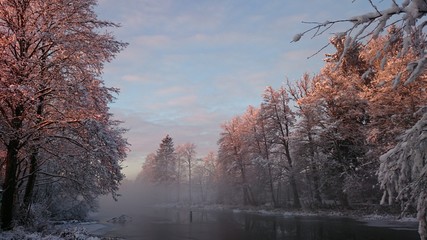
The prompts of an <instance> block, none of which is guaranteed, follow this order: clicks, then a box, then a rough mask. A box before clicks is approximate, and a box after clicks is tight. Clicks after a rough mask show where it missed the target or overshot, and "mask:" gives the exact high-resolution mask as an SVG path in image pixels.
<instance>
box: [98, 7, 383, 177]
mask: <svg viewBox="0 0 427 240" xmlns="http://www.w3.org/2000/svg"><path fill="white" fill-rule="evenodd" d="M374 2H378V1H374ZM95 10H96V12H97V14H98V16H99V18H100V19H102V20H109V21H112V22H115V23H118V24H120V26H121V27H120V28H116V29H108V31H110V32H112V33H113V34H114V35H115V37H116V38H117V39H118V40H120V41H123V42H127V43H129V45H128V47H127V48H126V49H125V50H124V51H122V52H121V53H119V54H118V55H117V56H116V58H115V59H114V60H113V61H112V62H110V63H107V64H106V65H105V69H104V74H103V79H104V81H105V84H106V86H109V87H118V88H120V94H119V95H118V96H117V99H116V100H115V102H114V103H112V104H111V105H110V108H111V112H112V113H113V114H114V117H115V119H119V120H122V121H123V124H122V127H124V128H127V129H128V130H129V131H128V132H127V133H126V135H125V137H126V138H127V139H128V141H129V143H130V144H131V146H130V152H129V153H128V157H127V159H126V161H125V162H124V164H123V166H124V169H123V170H124V173H125V174H126V176H127V177H128V179H134V178H135V176H136V175H137V174H138V172H140V170H141V167H142V164H143V162H144V160H145V157H146V156H147V155H148V154H149V153H152V152H155V151H156V150H157V149H158V147H159V143H160V142H161V140H162V139H163V138H164V137H165V136H166V134H169V135H170V136H171V137H172V138H173V140H174V144H175V146H177V145H179V144H183V143H186V142H190V143H194V144H196V146H197V149H196V151H197V153H198V156H199V157H203V156H205V155H207V153H208V152H209V151H214V152H216V151H217V140H218V138H219V134H220V131H221V124H223V123H224V122H226V121H228V120H230V119H231V118H232V117H234V116H236V115H240V114H243V113H244V112H245V110H246V109H247V107H248V106H249V105H252V106H259V104H260V103H261V100H262V99H261V95H262V93H263V91H264V89H265V87H266V86H272V87H275V88H277V87H279V86H280V85H281V84H283V83H285V82H286V81H287V80H289V81H292V80H296V79H299V78H300V77H301V76H302V75H303V74H304V73H306V72H307V73H310V74H315V73H317V72H318V71H319V69H320V68H321V67H322V65H323V61H322V59H323V58H324V54H325V53H328V52H329V53H331V52H333V50H332V49H331V48H327V49H325V50H324V51H322V52H320V53H319V54H317V55H315V56H314V57H311V58H309V59H307V58H308V57H309V56H311V55H312V54H314V53H316V52H317V51H318V50H319V49H320V48H322V47H323V46H324V45H325V44H327V43H328V38H330V37H331V36H333V33H336V32H339V30H340V28H343V27H344V26H337V27H334V28H332V29H330V30H329V31H327V32H325V33H324V34H323V35H322V36H320V37H317V38H314V39H312V38H311V35H307V36H305V37H304V38H303V39H302V40H300V41H299V42H296V43H291V40H292V38H293V36H294V35H295V34H297V33H300V32H303V31H305V30H306V29H308V28H310V27H311V26H312V25H310V24H304V23H302V21H310V22H324V21H326V20H336V19H343V18H346V17H351V16H356V15H359V14H362V13H364V12H366V11H372V8H371V6H370V5H369V1H368V0H358V1H354V0H340V1H338V0H303V1H290V0H120V1H119V0H100V1H99V2H98V6H97V7H96V9H95Z"/></svg>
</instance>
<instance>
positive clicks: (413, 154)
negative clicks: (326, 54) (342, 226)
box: [293, 0, 427, 240]
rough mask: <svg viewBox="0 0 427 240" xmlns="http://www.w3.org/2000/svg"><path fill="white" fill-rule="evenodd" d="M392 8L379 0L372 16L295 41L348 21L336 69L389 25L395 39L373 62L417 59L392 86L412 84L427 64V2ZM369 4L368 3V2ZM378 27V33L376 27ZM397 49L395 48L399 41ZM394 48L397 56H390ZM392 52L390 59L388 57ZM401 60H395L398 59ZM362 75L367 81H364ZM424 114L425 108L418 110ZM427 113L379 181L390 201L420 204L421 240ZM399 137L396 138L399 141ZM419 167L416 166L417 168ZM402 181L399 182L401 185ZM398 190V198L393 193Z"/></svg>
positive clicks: (384, 161)
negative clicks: (357, 46) (393, 198)
mask: <svg viewBox="0 0 427 240" xmlns="http://www.w3.org/2000/svg"><path fill="white" fill-rule="evenodd" d="M388 2H389V4H390V5H389V6H390V7H386V8H380V7H379V5H378V4H376V3H374V1H369V4H370V5H371V6H372V10H373V11H372V12H369V13H365V14H362V15H359V16H355V17H349V18H348V19H345V20H337V21H325V22H323V23H315V26H314V27H312V28H310V29H308V30H307V31H305V32H303V33H299V34H297V35H295V37H294V39H293V41H298V40H300V39H301V37H302V36H303V35H304V34H307V33H309V32H313V31H314V36H317V35H318V34H321V33H323V32H324V31H325V30H327V29H329V28H331V27H332V25H335V24H339V23H343V22H347V23H350V24H351V25H350V26H349V27H348V29H347V30H346V31H345V32H341V33H338V34H337V35H339V36H346V41H345V42H344V45H343V46H344V51H343V52H342V54H341V56H340V57H339V59H338V61H337V64H341V63H342V61H341V60H342V59H343V58H344V56H345V55H346V54H347V50H348V49H351V48H352V46H354V45H355V44H358V43H359V42H361V41H363V40H365V39H366V38H368V37H370V38H372V39H376V38H378V37H379V36H380V34H381V33H382V32H384V30H385V29H386V28H387V27H388V26H389V25H390V24H394V26H395V29H394V30H393V32H392V34H391V36H390V38H389V40H388V41H386V42H385V43H384V44H383V47H382V49H381V50H379V51H377V54H373V55H372V57H371V58H370V59H368V63H370V62H373V61H375V60H377V59H381V62H382V64H381V65H385V64H386V63H387V62H388V61H390V56H392V57H393V58H392V61H395V60H400V59H402V58H404V57H405V56H406V55H407V54H411V55H413V56H414V60H412V61H411V62H409V63H407V64H406V68H403V69H401V70H398V72H397V73H396V74H395V75H394V76H389V77H388V79H392V81H393V85H394V86H398V85H399V84H402V82H403V85H410V84H412V83H414V82H415V81H418V80H419V79H420V77H421V78H422V75H424V74H425V67H426V64H427V51H426V47H427V45H426V35H425V31H424V28H425V25H426V21H425V16H426V14H427V3H426V1H424V0H404V1H399V2H398V1H388ZM367 4H368V1H367ZM371 26H373V28H372V27H371ZM399 39H402V41H401V42H398V46H397V47H396V44H394V43H395V42H396V41H399ZM390 49H395V51H389V50H390ZM385 51H389V52H390V54H389V55H387V54H383V53H384V52H385ZM394 57H396V58H394ZM369 73H370V68H368V69H367V71H366V72H365V74H364V75H363V76H366V75H368V74H369ZM363 76H362V79H363ZM420 90H421V92H422V94H424V95H426V89H425V85H424V86H421V88H420ZM394 103H395V104H396V105H398V104H399V100H398V99H395V101H394ZM418 108H419V109H423V108H425V104H424V106H418ZM426 116H427V112H425V113H423V114H422V115H421V117H420V120H419V121H418V122H417V123H416V124H415V125H414V126H413V127H412V128H410V129H409V130H408V131H407V132H406V133H405V134H404V135H403V136H402V137H400V142H399V143H398V144H397V145H396V146H395V147H394V148H393V149H391V150H390V151H389V152H387V153H386V154H384V155H383V156H382V157H381V158H380V159H381V165H380V168H379V172H378V175H379V180H380V182H381V186H382V187H383V188H384V189H385V191H386V193H387V194H391V195H390V196H395V195H397V196H399V197H398V199H399V200H404V201H405V202H406V200H412V201H413V202H415V204H416V206H417V211H418V220H419V223H420V225H419V234H420V237H421V239H422V240H425V239H427V224H426V217H425V216H426V209H427V200H426V199H427V198H426V197H425V196H426V195H425V192H424V191H423V189H424V188H425V186H424V188H423V187H421V188H419V189H418V186H422V183H423V181H424V180H425V176H424V172H423V171H421V169H424V168H425V165H426V154H425V153H426V151H427V150H426V149H427V147H426V146H425V134H424V133H425V130H424V131H423V130H422V129H425V128H424V127H425V124H426V122H427V117H426ZM396 137H397V136H396ZM412 166H415V167H412ZM409 173H410V174H409ZM396 179H398V180H396ZM393 191H396V192H397V194H393Z"/></svg>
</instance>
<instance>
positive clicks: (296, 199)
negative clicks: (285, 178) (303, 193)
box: [290, 175, 301, 209]
mask: <svg viewBox="0 0 427 240" xmlns="http://www.w3.org/2000/svg"><path fill="white" fill-rule="evenodd" d="M290 184H291V188H292V195H293V198H294V199H293V207H294V208H296V209H298V208H301V202H300V199H299V194H298V189H297V183H296V181H295V177H294V175H291V176H290Z"/></svg>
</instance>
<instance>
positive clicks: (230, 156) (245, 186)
mask: <svg viewBox="0 0 427 240" xmlns="http://www.w3.org/2000/svg"><path fill="white" fill-rule="evenodd" d="M221 127H222V132H221V134H220V139H219V140H218V145H219V149H218V162H219V164H220V168H221V169H222V170H223V171H224V172H223V174H224V176H226V177H227V179H228V180H230V181H234V183H235V184H237V185H238V186H239V187H240V189H241V190H242V195H241V196H242V199H243V204H245V205H246V204H249V205H256V200H255V196H254V194H253V191H252V187H251V185H250V184H249V181H250V176H249V175H250V172H251V168H252V161H251V159H250V157H249V155H250V152H249V149H248V148H247V145H245V138H247V137H248V135H247V133H248V132H247V131H246V128H245V123H244V120H243V119H242V118H241V117H239V116H237V117H234V118H233V119H232V120H231V121H229V122H226V123H224V124H223V125H222V126H221Z"/></svg>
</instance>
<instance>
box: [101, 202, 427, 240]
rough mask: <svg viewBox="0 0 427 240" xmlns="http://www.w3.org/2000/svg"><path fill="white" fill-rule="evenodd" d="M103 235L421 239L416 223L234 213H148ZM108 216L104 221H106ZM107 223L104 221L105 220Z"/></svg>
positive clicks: (211, 239)
mask: <svg viewBox="0 0 427 240" xmlns="http://www.w3.org/2000/svg"><path fill="white" fill-rule="evenodd" d="M135 212H143V213H142V214H135V215H132V214H129V216H130V217H131V221H129V222H126V223H122V224H121V223H114V224H113V223H108V222H104V223H105V224H107V225H108V227H107V228H105V229H104V230H102V231H101V232H98V234H102V235H103V236H106V237H120V238H124V239H129V240H184V239H188V240H189V239H192V240H243V239H245V240H273V239H283V240H418V239H419V237H418V234H417V231H416V228H417V224H416V223H415V222H386V221H378V220H376V221H368V222H365V221H356V220H354V219H350V218H344V217H320V216H284V215H279V214H276V215H266V214H260V213H248V212H238V211H230V210H192V211H191V212H192V213H191V215H190V211H189V210H185V209H176V208H146V209H139V210H136V211H135ZM105 218H106V216H104V219H103V220H104V221H105ZM101 221H102V219H101Z"/></svg>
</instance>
